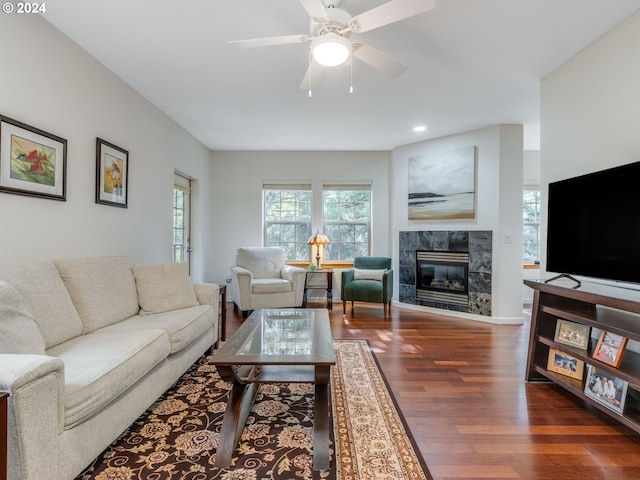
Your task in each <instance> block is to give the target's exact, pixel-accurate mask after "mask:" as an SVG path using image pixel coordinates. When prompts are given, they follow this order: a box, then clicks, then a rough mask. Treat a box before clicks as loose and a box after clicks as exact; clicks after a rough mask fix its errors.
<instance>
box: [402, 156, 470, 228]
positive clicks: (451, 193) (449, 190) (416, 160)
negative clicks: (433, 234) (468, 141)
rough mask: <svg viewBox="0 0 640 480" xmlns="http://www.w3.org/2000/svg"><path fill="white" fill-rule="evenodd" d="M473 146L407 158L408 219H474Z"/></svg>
mask: <svg viewBox="0 0 640 480" xmlns="http://www.w3.org/2000/svg"><path fill="white" fill-rule="evenodd" d="M477 156H478V148H477V147H476V146H475V145H469V146H466V147H461V148H456V149H453V150H448V151H444V152H440V153H432V154H425V155H418V156H415V157H409V159H408V164H407V170H408V179H407V180H408V183H407V185H408V197H407V202H408V203H407V214H408V219H409V220H442V219H471V218H476V187H477V185H476V183H477V178H476V177H477V173H476V164H477Z"/></svg>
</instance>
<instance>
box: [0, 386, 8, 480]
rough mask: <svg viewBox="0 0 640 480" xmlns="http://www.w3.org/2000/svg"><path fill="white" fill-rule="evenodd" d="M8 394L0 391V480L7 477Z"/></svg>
mask: <svg viewBox="0 0 640 480" xmlns="http://www.w3.org/2000/svg"><path fill="white" fill-rule="evenodd" d="M8 399H9V394H8V393H5V392H0V480H6V478H7V401H8Z"/></svg>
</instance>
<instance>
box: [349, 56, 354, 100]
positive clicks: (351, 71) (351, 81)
mask: <svg viewBox="0 0 640 480" xmlns="http://www.w3.org/2000/svg"><path fill="white" fill-rule="evenodd" d="M349 69H350V75H351V79H350V83H351V85H350V86H349V93H353V57H352V58H351V65H349Z"/></svg>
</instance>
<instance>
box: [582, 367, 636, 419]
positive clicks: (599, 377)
mask: <svg viewBox="0 0 640 480" xmlns="http://www.w3.org/2000/svg"><path fill="white" fill-rule="evenodd" d="M628 388H629V383H628V382H625V381H624V380H621V379H619V378H618V377H616V376H615V375H612V374H610V373H608V372H605V371H603V370H601V369H599V368H597V367H594V366H593V365H590V364H587V381H586V382H585V385H584V394H585V395H586V396H587V397H589V398H592V399H594V400H595V401H596V402H598V403H600V404H602V405H604V406H605V407H607V408H610V409H611V410H613V411H615V412H618V413H620V414H622V412H623V410H624V402H625V400H626V398H627V389H628Z"/></svg>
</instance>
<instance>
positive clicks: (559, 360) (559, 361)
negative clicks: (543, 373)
mask: <svg viewBox="0 0 640 480" xmlns="http://www.w3.org/2000/svg"><path fill="white" fill-rule="evenodd" d="M547 370H548V371H550V372H555V373H559V374H561V375H566V376H567V377H571V378H575V379H577V380H582V378H583V376H584V362H583V361H582V360H578V359H577V358H575V357H572V356H571V355H569V354H568V353H565V352H563V351H561V350H557V349H555V348H550V349H549V360H548V363H547Z"/></svg>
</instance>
